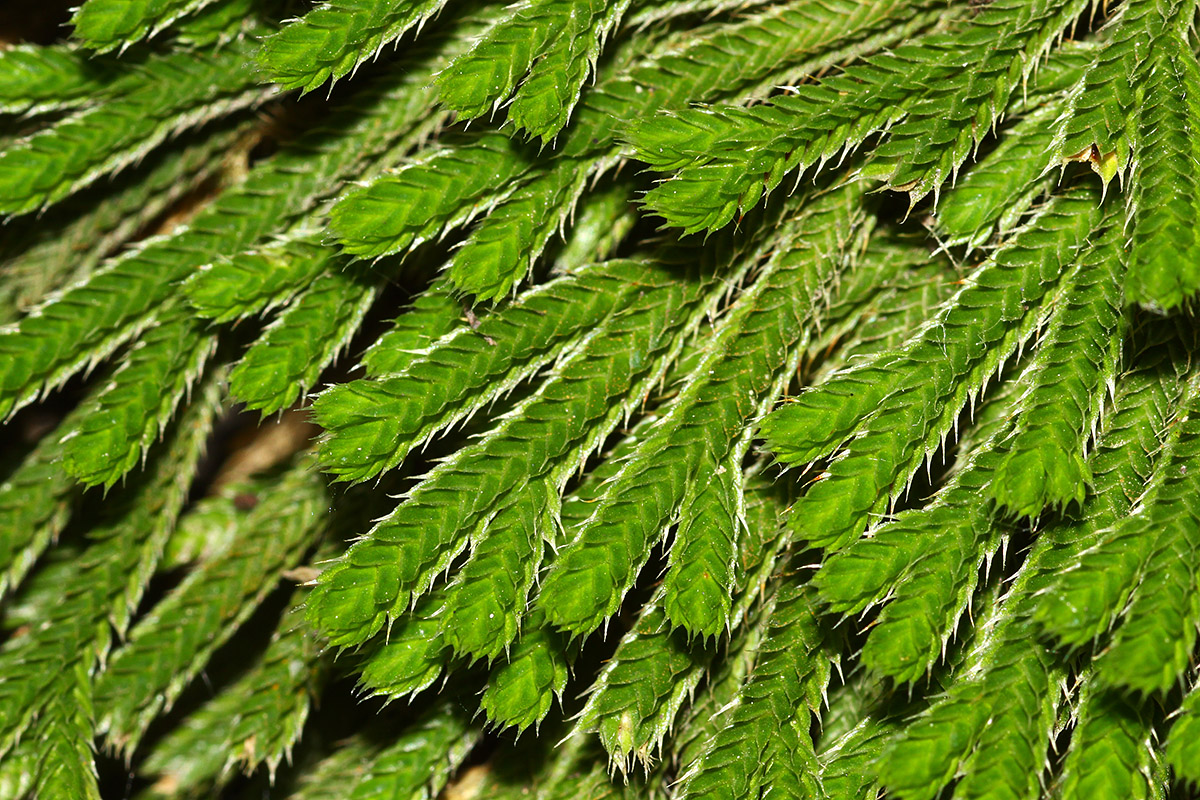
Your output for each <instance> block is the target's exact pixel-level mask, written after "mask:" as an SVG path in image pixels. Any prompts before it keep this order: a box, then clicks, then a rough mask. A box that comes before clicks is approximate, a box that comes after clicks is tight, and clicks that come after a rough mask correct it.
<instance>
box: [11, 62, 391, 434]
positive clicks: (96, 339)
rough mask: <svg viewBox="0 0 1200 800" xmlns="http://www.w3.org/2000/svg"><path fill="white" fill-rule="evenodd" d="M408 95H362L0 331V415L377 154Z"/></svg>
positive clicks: (295, 215) (127, 333)
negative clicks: (178, 223) (167, 231)
mask: <svg viewBox="0 0 1200 800" xmlns="http://www.w3.org/2000/svg"><path fill="white" fill-rule="evenodd" d="M413 94H414V92H413V90H412V88H411V86H409V85H408V84H407V83H401V84H400V85H398V86H397V85H389V84H387V83H381V84H377V85H376V86H374V87H372V88H371V89H368V90H367V91H366V92H365V93H364V94H363V95H362V96H359V97H358V98H357V100H356V101H355V102H354V104H353V106H350V107H348V108H347V109H346V114H345V115H343V116H342V117H341V118H340V119H341V120H342V121H341V122H340V123H335V124H332V125H330V126H329V127H327V128H318V129H316V130H314V131H312V132H311V134H310V135H308V136H306V137H302V138H301V139H298V140H297V141H296V142H294V143H292V144H291V145H289V146H287V147H285V148H283V151H282V152H280V153H278V154H276V155H275V156H274V157H273V158H271V159H269V160H267V161H265V162H263V163H262V164H261V165H260V166H257V167H255V168H254V169H253V170H251V172H250V174H249V175H248V176H247V177H246V179H245V181H243V182H242V183H240V184H239V185H237V186H236V187H233V188H231V189H230V190H228V191H226V192H225V193H223V194H222V195H221V196H220V197H218V198H217V199H216V200H215V201H214V202H213V203H212V204H211V205H209V206H207V207H206V208H205V209H204V210H202V211H201V212H200V213H199V214H197V216H196V217H195V218H194V219H193V220H192V221H191V223H190V224H189V225H188V226H186V227H185V228H183V229H181V230H180V231H178V232H177V233H174V234H172V235H170V236H165V237H156V238H152V239H149V240H147V241H145V242H144V243H142V244H141V245H140V246H138V247H136V248H133V249H131V250H129V251H127V252H125V253H122V254H121V255H119V256H117V257H116V258H114V259H112V260H110V261H109V262H107V263H106V264H105V265H103V266H102V267H100V268H99V269H97V270H96V271H95V272H94V273H93V274H92V275H91V276H89V277H88V279H87V280H86V281H85V282H83V283H80V284H77V285H74V286H70V287H68V288H66V289H64V290H63V291H62V292H61V293H59V294H56V295H53V296H51V297H50V298H48V299H47V301H46V302H45V303H43V304H42V305H41V306H39V307H37V308H35V309H33V310H32V311H31V312H30V313H29V314H28V315H27V316H26V317H24V318H23V319H22V320H21V321H20V323H18V324H16V325H12V326H8V327H5V328H0V416H7V415H8V414H10V413H11V412H12V411H13V410H14V409H16V408H20V407H21V406H24V405H26V404H28V403H29V402H31V401H32V400H33V399H34V398H35V397H37V395H38V393H39V392H41V391H42V390H43V389H51V388H55V387H56V386H58V385H59V384H61V383H62V382H63V381H64V380H66V379H67V378H68V377H70V376H71V375H72V374H74V373H75V372H77V371H79V370H81V369H84V368H85V367H87V366H89V365H94V364H95V363H96V362H98V361H100V360H102V359H104V358H106V357H107V356H108V355H109V354H110V353H112V352H113V350H114V349H115V348H117V347H118V346H120V345H121V344H122V343H123V342H125V341H127V340H128V339H129V338H131V337H132V336H134V335H136V333H137V332H138V331H139V330H140V329H141V328H142V327H144V326H145V325H146V324H147V322H148V321H149V320H150V319H151V317H152V315H153V313H154V312H155V311H156V310H157V308H158V306H160V305H161V304H163V303H164V302H166V301H167V300H168V298H170V297H171V295H172V293H173V291H174V284H175V283H176V282H178V281H180V280H182V279H183V278H185V277H187V276H189V275H190V273H191V270H194V269H197V268H199V267H201V266H202V265H204V264H208V263H211V262H212V261H213V255H214V254H218V253H238V252H241V251H243V250H245V249H247V248H249V247H251V246H252V245H254V244H255V243H256V242H258V241H259V240H260V239H262V238H264V237H266V236H268V235H270V234H273V233H281V232H283V231H285V230H287V229H288V228H289V227H290V223H292V222H295V221H296V220H298V219H301V218H303V217H304V216H305V215H306V214H307V212H308V211H309V210H310V209H311V208H312V207H313V206H314V205H315V204H316V203H318V202H319V201H320V200H322V199H324V198H326V197H327V196H328V195H329V194H330V193H331V192H332V191H333V189H332V187H331V183H332V182H333V181H336V180H338V179H340V178H345V177H346V176H348V175H349V174H350V173H351V172H352V171H353V170H355V169H358V168H362V167H363V166H364V164H365V163H368V162H369V161H370V159H371V158H372V157H377V156H378V155H379V154H380V152H381V151H386V148H387V147H388V145H389V144H390V143H391V140H392V138H393V133H392V131H393V125H395V124H397V123H402V122H403V120H405V119H407V118H408V117H409V115H410V114H411V113H412V109H411V107H410V105H409V103H411V102H413V97H412V95H413ZM339 137H344V138H339ZM67 343H71V344H72V345H73V347H70V348H68V347H67V346H66V345H67Z"/></svg>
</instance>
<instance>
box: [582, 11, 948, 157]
mask: <svg viewBox="0 0 1200 800" xmlns="http://www.w3.org/2000/svg"><path fill="white" fill-rule="evenodd" d="M922 5H923V4H920V3H918V4H913V3H908V2H900V1H899V0H887V2H875V3H864V2H859V0H836V2H828V0H826V1H825V2H816V1H814V0H798V1H797V2H792V3H788V4H784V5H779V6H773V7H769V8H765V9H763V10H761V11H759V12H757V13H754V14H751V15H749V16H747V18H746V19H744V20H739V21H737V22H735V23H733V24H717V25H712V26H708V27H702V28H700V29H698V30H692V31H688V34H687V36H686V37H681V39H680V40H679V41H678V42H677V43H676V42H669V44H668V45H667V46H664V47H662V48H660V49H659V51H657V52H652V53H650V54H647V56H646V57H645V58H643V59H640V60H639V61H636V62H635V63H633V64H631V65H630V66H629V67H627V68H626V69H625V70H622V71H621V72H619V73H617V74H616V75H614V76H612V77H611V78H608V79H605V80H601V81H599V82H598V83H597V85H596V87H595V89H593V90H592V91H591V92H589V93H588V94H587V95H586V96H585V97H584V98H583V100H582V102H581V105H580V109H579V115H578V118H577V119H576V121H575V124H574V126H573V128H572V132H571V135H570V136H569V137H568V139H567V142H566V144H565V146H564V153H565V154H567V155H575V156H578V155H583V154H586V153H590V152H595V151H598V150H601V149H603V148H605V147H607V146H609V145H611V143H612V142H613V141H614V139H615V138H616V137H617V135H618V133H619V132H621V129H622V128H623V127H626V126H632V127H633V130H634V132H635V133H636V132H637V131H640V129H641V126H640V125H639V123H640V121H641V120H642V119H643V118H645V117H649V116H650V115H651V114H654V113H655V112H657V111H667V110H676V109H685V108H686V107H687V106H688V104H689V103H697V102H711V101H715V100H718V99H720V100H731V99H741V98H744V97H746V96H747V95H749V96H751V97H753V96H758V95H762V94H765V93H766V92H767V91H769V89H770V88H774V85H775V84H777V83H780V82H782V81H783V80H786V79H788V78H789V77H792V76H797V75H803V74H805V73H809V72H819V71H820V70H821V69H823V68H828V67H830V66H833V65H835V64H838V63H841V62H844V61H846V60H848V59H849V58H851V57H853V56H854V55H856V54H858V53H859V52H860V51H862V50H868V51H869V50H873V49H876V48H878V47H882V46H884V45H886V44H889V43H891V42H893V41H897V40H899V39H901V38H903V37H904V36H907V35H910V34H912V33H913V32H914V31H915V30H919V29H920V28H921V27H924V26H927V25H928V24H929V21H930V19H931V17H930V15H929V14H927V13H920V8H921V6H922ZM905 12H910V13H912V12H916V13H912V16H911V17H910V18H905V17H904V13H905ZM934 13H937V14H942V15H948V14H949V13H950V12H948V10H947V9H944V8H942V9H938V10H937V11H936V12H934ZM669 124H670V117H665V116H664V117H654V118H652V121H649V122H646V124H645V127H647V128H652V129H653V130H654V131H656V132H657V131H660V130H662V126H665V125H669ZM639 157H640V156H639ZM650 163H656V162H654V161H651V162H650Z"/></svg>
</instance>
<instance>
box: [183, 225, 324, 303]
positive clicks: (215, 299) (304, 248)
mask: <svg viewBox="0 0 1200 800" xmlns="http://www.w3.org/2000/svg"><path fill="white" fill-rule="evenodd" d="M320 240H321V235H320V234H319V233H317V232H316V231H313V230H309V229H307V228H306V227H301V228H299V229H298V230H295V231H288V232H287V233H286V234H284V235H283V236H282V237H281V238H279V239H278V240H276V241H271V242H268V243H267V244H266V245H265V246H263V247H261V248H255V249H253V250H245V251H242V252H240V253H238V254H236V255H234V256H231V257H226V258H223V259H221V260H219V261H215V262H212V263H209V264H205V265H204V266H202V267H201V268H200V269H199V270H197V271H196V272H194V273H192V274H191V276H189V277H188V279H187V280H186V281H185V282H184V284H183V290H184V293H185V294H186V295H187V299H188V303H189V304H190V305H191V307H192V309H193V310H194V311H195V312H196V313H197V314H198V315H199V316H201V317H206V318H208V319H211V320H213V321H214V322H232V321H236V320H240V319H245V318H246V317H249V316H252V315H254V314H261V313H265V312H267V311H270V310H272V309H273V308H275V307H277V306H280V305H284V304H288V303H290V302H291V301H292V300H293V299H294V297H295V295H296V294H297V293H299V292H302V291H304V290H305V289H307V288H308V286H309V284H311V283H312V282H313V281H314V280H316V279H317V277H318V276H320V275H322V274H323V273H327V272H333V271H335V270H336V271H339V272H340V271H341V269H344V265H342V264H339V263H337V262H338V258H337V251H336V250H334V249H333V248H331V247H327V246H325V245H324V244H322V243H321V241H320Z"/></svg>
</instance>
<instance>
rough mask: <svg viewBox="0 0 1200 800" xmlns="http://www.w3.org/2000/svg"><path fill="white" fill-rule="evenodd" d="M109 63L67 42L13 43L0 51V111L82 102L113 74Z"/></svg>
mask: <svg viewBox="0 0 1200 800" xmlns="http://www.w3.org/2000/svg"><path fill="white" fill-rule="evenodd" d="M115 72H116V70H114V68H113V65H112V64H111V63H109V62H105V61H97V60H96V59H89V58H88V57H87V53H85V52H84V51H82V50H80V49H78V48H76V47H71V46H69V45H54V46H43V47H38V46H34V45H15V46H13V47H8V48H6V49H5V50H4V51H3V52H0V114H30V115H33V114H44V113H47V112H56V111H65V110H67V109H70V108H75V107H77V106H81V105H86V104H87V103H88V101H89V100H90V99H92V98H95V97H96V96H97V95H102V94H104V90H105V88H106V87H107V86H108V85H109V84H110V82H111V81H112V79H113V77H114V73H115Z"/></svg>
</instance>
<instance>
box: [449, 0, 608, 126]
mask: <svg viewBox="0 0 1200 800" xmlns="http://www.w3.org/2000/svg"><path fill="white" fill-rule="evenodd" d="M629 3H630V0H616V2H608V3H592V2H590V1H588V0H584V1H583V2H580V1H579V0H572V2H569V3H568V2H564V0H553V1H552V2H545V3H538V4H535V5H531V7H530V9H529V11H530V12H532V13H533V14H536V12H537V11H538V10H541V8H545V9H546V11H549V10H550V9H555V10H556V11H557V12H558V13H557V17H558V18H557V19H555V18H553V17H552V16H551V15H550V14H549V13H547V14H546V18H545V19H544V20H539V23H540V24H549V25H550V26H551V30H552V31H553V38H552V39H551V40H550V41H549V42H548V45H547V46H546V47H544V48H543V49H542V50H541V52H540V53H537V59H536V60H535V61H533V62H532V63H531V64H530V66H529V72H528V75H527V76H526V77H525V80H524V82H523V83H522V84H521V86H520V88H518V89H517V91H516V93H515V94H514V95H513V98H512V104H511V105H510V106H509V109H508V119H509V121H510V122H512V123H513V124H514V125H516V126H517V127H518V128H520V129H522V130H524V131H525V132H526V133H527V134H528V135H529V136H530V138H535V137H536V138H539V139H541V140H542V143H543V144H546V143H548V142H549V141H551V140H552V139H553V138H554V137H555V136H556V135H557V134H558V132H559V131H560V130H562V128H563V126H564V125H566V124H567V120H568V119H569V118H570V116H571V111H572V109H574V108H575V104H576V103H577V102H579V93H580V91H581V89H582V88H583V84H584V82H585V81H586V80H587V78H588V74H589V73H590V72H592V71H593V70H594V69H595V66H596V59H597V58H598V57H599V55H600V49H601V47H602V45H603V43H604V41H605V40H606V39H608V38H609V36H610V34H611V33H612V32H613V31H614V30H615V29H616V28H617V26H618V25H619V24H620V22H621V18H622V17H623V16H624V15H625V11H626V9H628V8H629ZM564 12H565V13H564ZM519 17H520V15H518V18H519ZM521 21H522V22H523V23H526V24H528V21H527V19H523V20H521ZM534 37H535V39H536V38H539V37H538V34H536V33H535V34H534ZM443 93H445V89H443ZM503 99H504V98H503V97H497V98H495V99H494V100H493V101H492V102H493V104H495V103H497V102H499V101H501V100H503Z"/></svg>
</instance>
